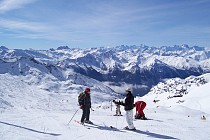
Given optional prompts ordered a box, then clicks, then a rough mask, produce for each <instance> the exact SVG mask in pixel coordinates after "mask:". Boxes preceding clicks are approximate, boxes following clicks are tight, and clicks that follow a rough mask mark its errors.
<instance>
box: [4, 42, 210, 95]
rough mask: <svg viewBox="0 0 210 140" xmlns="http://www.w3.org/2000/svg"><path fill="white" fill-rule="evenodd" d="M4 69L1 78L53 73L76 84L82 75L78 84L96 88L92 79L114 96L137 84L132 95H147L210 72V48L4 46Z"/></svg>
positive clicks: (61, 79)
mask: <svg viewBox="0 0 210 140" xmlns="http://www.w3.org/2000/svg"><path fill="white" fill-rule="evenodd" d="M0 68H1V69H0V74H5V73H9V74H12V75H23V76H28V75H32V76H36V77H39V78H40V79H43V78H44V77H45V76H46V75H47V74H50V75H51V78H53V79H56V80H57V81H71V82H72V83H75V81H76V80H75V79H76V76H77V75H80V78H81V76H82V78H81V79H83V80H80V81H79V83H75V84H77V85H83V86H92V85H89V84H90V83H91V82H87V81H88V80H89V79H91V80H96V81H98V83H101V84H102V85H103V86H105V87H108V88H109V87H110V88H112V89H114V90H115V92H122V91H120V90H119V89H120V87H125V86H127V87H129V86H132V88H133V93H134V94H135V95H140V96H142V95H145V94H147V93H148V92H149V90H150V89H151V88H152V87H153V86H155V85H156V84H158V83H159V82H161V81H164V80H166V79H169V78H175V77H179V78H186V77H188V76H191V75H194V76H199V75H201V74H205V73H208V72H210V49H209V48H204V47H199V46H192V47H190V46H188V45H181V46H179V45H175V46H173V47H168V46H162V47H159V48H158V47H149V46H145V45H140V46H136V45H133V46H127V45H121V46H116V47H100V48H87V49H80V48H69V47H68V46H60V47H58V48H57V49H53V48H52V49H49V50H34V49H28V50H22V49H8V48H6V47H4V46H1V47H0ZM72 76H73V77H72ZM84 77H85V78H84ZM72 78H73V79H74V80H72ZM56 80H54V81H56ZM35 82H36V81H32V83H35ZM87 83H88V84H87ZM113 87H115V88H113ZM116 87H118V88H116ZM110 91H111V89H110ZM112 92H114V91H112Z"/></svg>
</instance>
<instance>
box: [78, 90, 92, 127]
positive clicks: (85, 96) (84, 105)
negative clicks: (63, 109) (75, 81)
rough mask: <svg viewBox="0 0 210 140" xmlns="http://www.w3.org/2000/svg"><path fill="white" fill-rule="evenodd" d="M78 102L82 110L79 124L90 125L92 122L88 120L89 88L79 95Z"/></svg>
mask: <svg viewBox="0 0 210 140" xmlns="http://www.w3.org/2000/svg"><path fill="white" fill-rule="evenodd" d="M78 102H79V105H80V109H82V118H81V124H84V123H89V124H92V122H91V121H90V120H89V118H90V108H91V98H90V88H86V89H85V91H84V92H82V93H80V94H79V97H78Z"/></svg>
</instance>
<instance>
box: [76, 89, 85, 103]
mask: <svg viewBox="0 0 210 140" xmlns="http://www.w3.org/2000/svg"><path fill="white" fill-rule="evenodd" d="M84 98H85V93H84V92H81V93H80V94H79V96H78V103H79V105H82V102H83V99H84Z"/></svg>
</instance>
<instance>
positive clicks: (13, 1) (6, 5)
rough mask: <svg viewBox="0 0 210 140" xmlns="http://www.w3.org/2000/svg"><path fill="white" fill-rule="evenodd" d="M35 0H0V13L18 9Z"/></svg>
mask: <svg viewBox="0 0 210 140" xmlns="http://www.w3.org/2000/svg"><path fill="white" fill-rule="evenodd" d="M34 1H35V0H3V1H1V2H0V13H4V12H7V11H11V10H14V9H19V8H21V7H23V6H24V5H27V4H29V3H32V2H34Z"/></svg>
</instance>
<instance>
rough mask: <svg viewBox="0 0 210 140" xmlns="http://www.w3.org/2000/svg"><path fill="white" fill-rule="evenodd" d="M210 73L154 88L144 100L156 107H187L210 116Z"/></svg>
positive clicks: (169, 82)
mask: <svg viewBox="0 0 210 140" xmlns="http://www.w3.org/2000/svg"><path fill="white" fill-rule="evenodd" d="M209 87H210V73H208V74H204V75H201V76H199V77H195V76H190V77H188V78H186V79H180V78H174V79H169V80H167V81H165V82H161V83H159V84H158V85H156V86H154V87H153V88H152V89H151V90H150V92H149V93H148V94H147V95H145V96H144V99H146V100H150V102H154V103H155V105H156V106H168V107H171V106H173V107H174V106H179V105H181V106H185V107H187V108H190V109H193V110H199V111H201V112H205V113H208V114H210V107H209V105H208V102H209V101H210V91H209Z"/></svg>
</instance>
